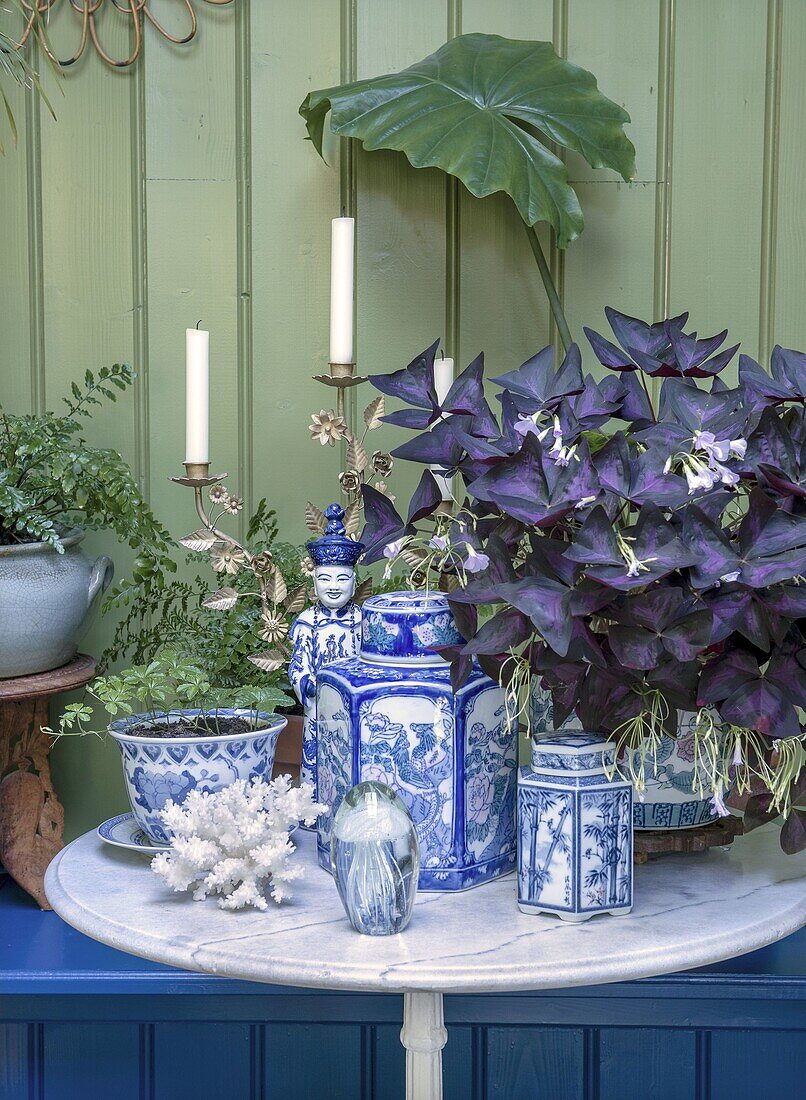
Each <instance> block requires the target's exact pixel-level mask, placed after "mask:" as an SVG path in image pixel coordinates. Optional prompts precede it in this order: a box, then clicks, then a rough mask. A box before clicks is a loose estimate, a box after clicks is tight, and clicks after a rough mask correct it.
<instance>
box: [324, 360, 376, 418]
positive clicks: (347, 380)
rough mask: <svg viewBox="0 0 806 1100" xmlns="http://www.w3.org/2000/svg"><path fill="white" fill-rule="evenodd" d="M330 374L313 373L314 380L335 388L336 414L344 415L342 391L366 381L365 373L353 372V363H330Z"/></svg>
mask: <svg viewBox="0 0 806 1100" xmlns="http://www.w3.org/2000/svg"><path fill="white" fill-rule="evenodd" d="M328 365H329V367H330V374H315V375H314V376H313V380H314V382H321V383H322V384H323V385H324V386H333V387H334V388H335V389H336V415H337V416H344V391H345V390H349V389H352V387H353V386H360V385H361V383H362V382H366V381H368V379H367V377H366V375H360V374H355V363H330V364H328Z"/></svg>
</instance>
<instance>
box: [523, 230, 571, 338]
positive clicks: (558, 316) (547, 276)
mask: <svg viewBox="0 0 806 1100" xmlns="http://www.w3.org/2000/svg"><path fill="white" fill-rule="evenodd" d="M524 229H525V230H526V236H527V237H528V238H529V244H530V245H531V246H532V252H533V254H534V258H535V263H536V264H537V270H538V271H539V272H540V278H541V279H542V280H543V286H544V287H545V289H546V297H547V298H548V300H549V306H550V307H551V312H552V313H553V314H554V320H555V322H556V325H557V331H558V332H559V334H560V339H561V340H562V344H563V347H564V348H565V350H566V351H568V349H569V347H570V346H571V343H572V341H571V331H570V329H569V328H568V322H567V321H566V319H565V314H564V313H563V307H562V303H561V302H560V296H559V294H558V293H557V288H556V286H555V285H554V280H553V279H552V277H551V271H550V270H549V265H548V263H547V262H546V257H545V256H544V255H543V249H542V248H541V246H540V238H539V237H538V235H537V232H536V231H535V228H534V226H530V225H526V224H525V223H524Z"/></svg>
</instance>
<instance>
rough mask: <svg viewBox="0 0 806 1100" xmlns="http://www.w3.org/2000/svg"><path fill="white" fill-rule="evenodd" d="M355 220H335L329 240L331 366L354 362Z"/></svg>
mask: <svg viewBox="0 0 806 1100" xmlns="http://www.w3.org/2000/svg"><path fill="white" fill-rule="evenodd" d="M354 269H355V218H334V219H333V222H332V224H331V236H330V362H331V363H352V362H353V279H354Z"/></svg>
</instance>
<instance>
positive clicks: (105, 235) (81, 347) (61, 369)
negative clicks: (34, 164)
mask: <svg viewBox="0 0 806 1100" xmlns="http://www.w3.org/2000/svg"><path fill="white" fill-rule="evenodd" d="M59 7H60V13H59V14H57V15H55V16H54V18H53V19H52V20H51V21H50V26H49V33H50V36H51V41H52V42H53V45H54V47H55V49H56V52H57V54H60V55H61V56H69V54H70V53H72V52H73V50H74V49H75V45H76V36H77V21H76V19H75V16H74V13H73V12H72V11H70V10H69V9H67V8H64V7H63V6H61V5H60V6H59ZM99 33H100V34H101V35H102V41H103V42H104V43H105V45H106V48H107V49H109V50H110V51H111V52H113V53H114V54H115V55H116V56H125V54H126V53H127V52H128V48H129V35H128V31H127V28H126V25H125V23H124V22H123V21H122V20H120V19H115V18H109V17H108V13H107V14H106V15H105V16H104V17H103V18H102V19H100V20H99ZM46 84H47V86H48V88H49V89H52V85H53V78H52V77H51V76H50V75H48V76H47V79H46ZM129 84H130V74H129V73H126V72H117V71H113V70H111V69H110V68H109V67H108V66H106V65H105V64H103V63H102V62H101V60H100V59H99V58H98V57H97V56H96V55H95V53H94V51H89V50H88V51H87V56H85V57H84V59H83V60H82V62H81V63H80V64H79V65H78V66H77V67H76V68H75V69H74V70H71V71H69V72H68V73H67V74H66V75H65V76H64V78H63V80H62V85H63V91H64V95H61V94H59V92H58V91H52V90H51V91H50V92H49V94H50V95H51V99H52V102H53V104H54V108H55V109H56V112H57V119H56V120H55V121H54V120H53V119H52V118H51V117H50V115H49V114H48V113H47V112H46V111H45V110H44V109H43V110H42V111H41V123H42V125H41V172H42V235H43V241H42V271H43V284H44V363H45V368H46V378H45V387H44V389H45V398H46V400H45V405H46V407H47V408H49V409H52V410H54V411H57V412H60V411H63V409H64V406H63V404H62V397H63V396H65V395H66V394H68V392H69V386H70V383H71V382H72V381H73V380H76V381H78V382H79V383H81V382H82V380H83V377H84V371H85V370H86V369H87V368H88V367H89V368H90V369H91V370H92V371H94V372H95V373H97V371H98V370H99V368H100V367H102V366H105V365H111V364H112V363H120V362H131V361H132V354H133V350H134V345H133V308H134V295H133V282H132V279H133V271H132V214H131V198H132V186H131V175H132V161H131V139H130V130H129V110H130V91H129ZM34 313H35V311H34ZM135 385H137V383H135ZM135 411H136V404H135V398H134V396H133V394H132V393H131V392H129V393H126V394H121V395H120V397H119V400H118V401H117V403H115V404H105V405H104V407H103V408H99V409H96V411H95V414H94V415H93V418H92V420H91V421H89V422H88V423H87V425H86V436H87V438H88V440H89V441H90V442H91V443H93V444H96V445H98V446H104V447H113V448H114V449H115V450H117V451H119V452H120V454H122V456H123V457H124V458H125V459H126V460H127V461H128V462H129V463H134V462H135V461H136V449H135V443H134V439H135ZM84 548H85V549H86V551H87V553H89V554H90V555H91V556H95V555H97V554H99V553H106V554H109V555H110V556H111V557H112V558H113V559H114V561H115V564H116V569H117V573H118V576H119V577H120V576H125V575H126V573H127V571H128V570H129V568H130V565H131V562H132V560H133V557H134V554H133V553H132V552H131V551H130V550H129V548H128V547H125V546H121V545H120V544H119V543H118V542H117V540H116V538H115V537H114V535H112V534H110V533H106V532H104V533H96V532H91V533H89V534H88V535H87V537H86V539H85V542H84ZM113 628H114V623H113V619H112V618H111V617H106V618H103V619H98V620H96V622H95V624H94V625H93V627H92V628H91V630H90V632H89V633H88V635H87V637H86V638H85V639H84V641H83V644H84V646H85V647H86V648H87V650H88V651H89V652H91V653H100V652H101V650H103V648H104V647H105V645H106V644H107V643H108V642H109V640H110V639H111V636H112V632H113ZM65 701H66V700H62V702H65ZM53 765H54V778H55V782H56V786H57V789H59V790H64V791H65V792H66V795H65V798H66V801H67V829H68V835H73V834H74V833H75V832H77V831H83V830H85V829H88V828H90V827H92V826H94V825H97V823H98V821H99V820H103V817H107V816H110V815H111V814H113V813H115V812H117V811H118V808H119V807H120V805H121V802H120V799H121V794H122V784H121V780H120V774H119V770H120V764H119V762H118V753H117V752H116V750H115V746H114V745H113V744H111V743H105V742H102V741H100V740H99V739H98V738H95V737H87V738H70V739H69V743H61V744H59V745H57V746H56V748H55V750H54V753H53ZM88 790H89V791H92V792H93V796H92V798H87V797H86V792H87V791H88ZM72 792H75V794H74V797H70V795H71V793H72Z"/></svg>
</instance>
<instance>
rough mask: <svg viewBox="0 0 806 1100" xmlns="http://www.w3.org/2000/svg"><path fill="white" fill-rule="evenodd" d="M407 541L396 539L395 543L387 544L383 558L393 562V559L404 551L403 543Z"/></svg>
mask: <svg viewBox="0 0 806 1100" xmlns="http://www.w3.org/2000/svg"><path fill="white" fill-rule="evenodd" d="M405 541H406V539H405V537H404V538H402V539H395V541H394V542H387V544H386V546H384V548H383V556H384V557H385V558H389V560H390V561H391V560H392V558H396V557H397V555H398V554H399V553H400V551H401V550H402V549H403V543H404V542H405Z"/></svg>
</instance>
